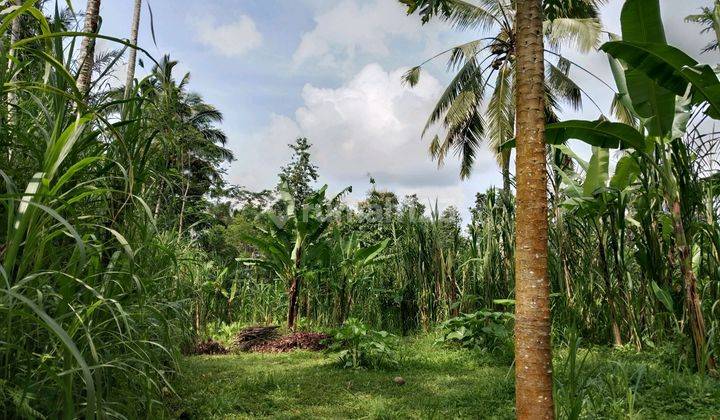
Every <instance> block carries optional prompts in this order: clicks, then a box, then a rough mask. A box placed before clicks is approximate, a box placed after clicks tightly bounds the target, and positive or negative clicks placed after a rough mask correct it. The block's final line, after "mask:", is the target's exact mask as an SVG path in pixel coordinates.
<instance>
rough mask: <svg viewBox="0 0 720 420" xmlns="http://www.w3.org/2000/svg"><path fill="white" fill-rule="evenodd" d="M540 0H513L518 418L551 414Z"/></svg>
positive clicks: (516, 392)
mask: <svg viewBox="0 0 720 420" xmlns="http://www.w3.org/2000/svg"><path fill="white" fill-rule="evenodd" d="M542 22H543V16H542V9H541V0H519V1H518V2H517V17H516V25H517V35H516V37H517V39H516V43H515V45H516V51H515V55H516V57H517V71H516V73H515V74H516V78H517V79H516V86H517V89H516V97H515V104H516V111H515V112H516V121H517V156H516V165H515V167H516V168H517V170H516V174H517V175H516V176H517V186H516V189H517V207H516V209H517V210H516V236H515V240H516V249H515V299H516V309H515V407H516V415H517V418H519V419H552V418H554V416H555V411H554V405H553V382H552V349H551V347H550V284H549V282H548V273H547V263H548V261H547V254H548V214H547V211H548V210H547V193H546V188H547V172H546V156H545V105H544V96H545V92H544V72H545V69H544V62H543V36H542Z"/></svg>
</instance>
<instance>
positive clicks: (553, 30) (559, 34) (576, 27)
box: [543, 18, 602, 53]
mask: <svg viewBox="0 0 720 420" xmlns="http://www.w3.org/2000/svg"><path fill="white" fill-rule="evenodd" d="M543 33H544V34H545V38H546V39H547V42H548V45H550V47H551V48H554V49H558V48H560V46H562V45H568V46H574V47H577V48H578V49H579V50H580V52H583V53H586V52H589V51H593V50H595V49H597V48H598V46H599V45H600V36H601V34H602V24H601V23H600V19H598V18H585V19H573V18H557V19H554V20H546V21H545V22H544V23H543Z"/></svg>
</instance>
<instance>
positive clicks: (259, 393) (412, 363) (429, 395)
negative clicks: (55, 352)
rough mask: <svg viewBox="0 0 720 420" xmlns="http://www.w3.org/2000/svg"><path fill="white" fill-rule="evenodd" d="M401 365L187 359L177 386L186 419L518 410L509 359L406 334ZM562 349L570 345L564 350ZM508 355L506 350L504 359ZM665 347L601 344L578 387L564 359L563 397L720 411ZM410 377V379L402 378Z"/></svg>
mask: <svg viewBox="0 0 720 420" xmlns="http://www.w3.org/2000/svg"><path fill="white" fill-rule="evenodd" d="M403 349H404V350H403V351H402V353H403V354H406V355H409V356H406V358H405V359H404V360H402V363H401V367H400V368H398V369H397V370H394V371H369V370H356V371H354V370H343V369H340V368H338V367H337V365H336V364H335V363H334V360H333V358H332V357H331V356H327V355H324V354H321V353H309V352H294V353H290V354H279V355H266V354H242V355H236V356H199V357H189V358H186V359H184V361H183V365H184V366H183V368H184V376H183V377H182V378H181V379H180V380H179V381H178V383H177V384H176V390H177V391H178V393H179V395H180V398H179V400H178V401H176V402H175V403H174V406H175V407H174V415H175V416H178V417H181V418H192V419H207V418H254V417H272V418H281V419H282V418H438V419H445V418H488V419H491V418H513V414H514V413H513V400H514V395H513V393H514V391H513V385H514V381H513V375H512V370H511V369H512V368H511V366H510V365H509V364H507V363H504V362H503V361H502V359H503V358H502V357H500V358H496V357H490V356H488V355H484V354H481V353H477V352H471V351H468V350H461V349H458V350H455V349H447V348H442V347H438V346H434V345H433V344H432V338H431V337H423V338H415V339H407V340H405V341H404V342H403ZM558 353H562V352H558ZM505 359H506V358H505ZM672 362H673V361H672V355H669V354H664V353H661V352H655V353H646V354H640V355H638V354H635V353H632V352H629V351H612V352H611V351H608V350H607V349H604V350H601V349H599V350H596V351H592V352H591V353H590V355H589V357H588V358H587V363H586V364H585V366H584V368H583V370H582V371H581V372H580V374H579V375H576V376H575V377H576V379H578V381H577V383H578V384H579V386H578V389H579V392H577V393H574V394H573V393H572V392H569V391H568V389H569V384H570V380H569V379H570V378H569V375H568V372H567V371H566V370H565V369H563V361H562V360H561V359H558V360H557V361H556V380H557V381H558V389H559V390H560V391H559V394H558V396H557V397H556V399H557V401H558V402H559V405H564V406H566V407H567V406H569V405H570V403H571V401H572V400H573V397H572V395H577V396H578V397H579V399H580V400H582V401H583V403H582V406H583V417H587V418H651V419H655V418H679V417H682V418H702V419H709V418H713V416H718V415H720V382H718V381H716V380H713V379H708V378H703V377H700V376H698V375H692V374H687V373H682V372H678V371H676V370H674V369H673V368H672V367H671V366H672ZM395 376H402V377H403V378H404V379H405V380H406V384H405V385H397V384H396V383H395V382H394V381H393V378H394V377H395Z"/></svg>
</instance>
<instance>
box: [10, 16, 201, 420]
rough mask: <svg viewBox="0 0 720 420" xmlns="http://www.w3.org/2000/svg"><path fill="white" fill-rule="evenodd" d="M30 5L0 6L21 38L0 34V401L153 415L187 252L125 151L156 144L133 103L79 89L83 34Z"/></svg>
mask: <svg viewBox="0 0 720 420" xmlns="http://www.w3.org/2000/svg"><path fill="white" fill-rule="evenodd" d="M33 4H34V2H25V4H24V5H23V6H22V7H21V8H19V9H15V10H14V11H12V12H11V13H2V12H0V13H2V14H0V17H2V23H1V24H0V34H5V33H6V31H7V29H8V27H9V26H10V24H11V22H12V20H13V19H15V18H16V17H18V16H21V18H22V19H23V25H24V30H25V31H26V32H28V33H29V34H30V35H29V36H27V37H24V38H23V39H21V40H20V41H18V42H16V43H15V44H13V45H8V43H7V39H8V38H7V37H5V36H3V37H2V40H1V41H0V42H2V43H3V48H2V49H0V102H2V104H1V106H2V109H3V112H2V113H0V114H1V116H2V118H3V120H2V128H1V129H0V133H1V135H2V139H3V150H2V157H1V159H2V161H1V164H0V177H1V178H2V187H0V191H1V192H2V194H1V195H0V199H1V201H2V204H3V206H2V208H0V218H1V219H2V220H3V223H2V224H1V225H0V277H1V282H0V337H2V338H1V339H0V371H1V373H0V375H1V376H0V407H2V410H0V411H2V412H3V415H2V417H4V418H16V417H23V416H25V417H46V418H60V417H62V418H75V417H84V418H95V417H127V418H138V417H143V416H150V417H152V416H153V414H152V413H162V401H161V399H162V395H163V393H172V387H171V385H170V383H169V381H168V379H169V378H170V376H171V375H173V373H174V372H175V371H176V368H175V362H176V358H177V356H178V354H179V353H178V352H179V346H178V343H180V342H182V341H184V340H186V339H187V338H189V333H188V331H189V329H188V328H187V326H188V325H190V319H189V309H190V308H189V304H190V300H189V299H188V296H190V295H191V291H190V290H192V289H191V285H192V283H193V279H192V275H193V274H192V273H191V272H189V270H188V267H189V266H190V267H192V266H194V265H195V264H197V262H196V261H195V260H194V259H193V256H192V252H193V251H192V246H191V245H189V244H188V243H187V241H186V240H184V239H182V238H179V237H177V236H176V235H172V234H167V233H165V234H161V233H160V232H159V231H158V230H157V228H156V226H155V220H154V217H153V214H152V212H151V211H150V209H149V206H148V204H147V202H146V200H147V198H148V191H150V190H151V188H152V185H153V182H154V181H153V179H152V177H153V175H152V174H150V173H149V172H147V171H145V172H144V171H143V169H142V167H141V165H142V162H143V160H142V159H140V158H138V156H137V155H136V152H137V151H143V152H145V153H148V151H150V153H152V151H153V149H152V148H149V147H147V144H148V143H149V142H151V140H149V139H148V138H150V139H152V135H151V134H150V133H149V132H147V131H144V132H140V131H139V130H137V125H138V124H139V123H138V119H139V118H140V117H141V115H140V113H139V111H137V110H135V111H133V110H132V108H133V106H135V105H133V104H136V103H137V102H140V101H139V100H138V99H134V100H131V101H130V102H127V103H125V104H122V103H120V102H117V101H116V100H114V99H113V98H112V95H96V96H92V97H90V98H84V97H82V96H81V95H80V93H79V92H78V91H77V89H76V88H75V77H74V71H75V70H74V69H73V65H74V64H73V63H74V60H73V54H74V45H75V40H76V37H77V36H79V35H80V34H77V33H73V32H70V31H68V28H67V27H66V23H67V22H66V20H65V19H63V15H61V14H60V13H59V12H58V11H57V10H56V13H55V17H54V19H52V20H51V21H48V20H46V18H45V17H44V15H43V12H42V11H41V10H38V9H36V8H34V7H33ZM115 41H116V42H118V43H120V44H122V43H123V42H122V41H120V40H115ZM116 63H117V59H115V60H110V63H109V67H111V66H113V65H115V64H116ZM108 71H109V69H108V68H102V69H99V70H98V73H99V75H98V77H97V80H103V77H104V75H106V74H107V72H108ZM8 97H12V98H13V101H12V102H10V103H8V101H7V98H8ZM118 109H122V111H121V112H118V111H117V110H118ZM133 129H136V131H135V132H134V133H133V131H132V130H133ZM143 145H145V147H143Z"/></svg>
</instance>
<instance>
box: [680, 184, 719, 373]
mask: <svg viewBox="0 0 720 420" xmlns="http://www.w3.org/2000/svg"><path fill="white" fill-rule="evenodd" d="M672 218H673V225H674V231H675V247H676V254H677V258H678V259H679V260H680V272H681V273H682V276H683V281H684V283H685V307H686V308H687V312H688V321H689V323H690V332H691V333H692V340H693V344H694V345H695V363H696V364H697V369H698V370H699V371H702V370H703V369H704V368H705V364H706V363H707V368H708V369H709V370H710V371H711V372H714V371H715V360H714V359H713V358H712V356H710V357H708V358H707V361H706V360H704V356H705V353H706V352H707V347H706V338H705V331H706V330H705V319H704V317H703V313H702V303H701V302H700V295H699V294H698V290H697V279H696V278H695V273H694V272H693V270H692V255H690V247H689V246H688V244H687V239H686V237H685V227H684V225H683V221H682V212H681V210H680V200H679V199H678V198H677V197H676V198H675V200H674V201H673V203H672Z"/></svg>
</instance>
